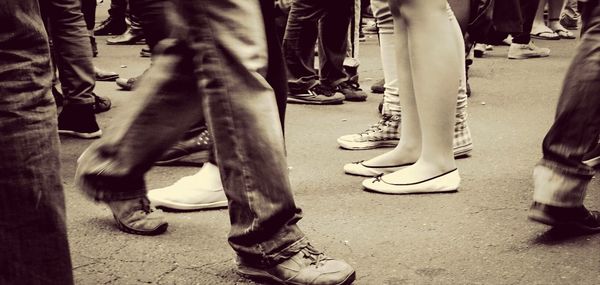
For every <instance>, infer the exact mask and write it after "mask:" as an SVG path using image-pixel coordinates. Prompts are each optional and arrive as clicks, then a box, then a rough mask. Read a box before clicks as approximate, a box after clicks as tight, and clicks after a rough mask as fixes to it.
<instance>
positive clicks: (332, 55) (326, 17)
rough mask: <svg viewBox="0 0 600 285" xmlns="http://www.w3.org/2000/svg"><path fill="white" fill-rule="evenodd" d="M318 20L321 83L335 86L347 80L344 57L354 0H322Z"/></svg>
mask: <svg viewBox="0 0 600 285" xmlns="http://www.w3.org/2000/svg"><path fill="white" fill-rule="evenodd" d="M323 3H325V4H321V5H323V6H324V7H325V10H324V13H323V16H322V17H321V19H320V20H319V68H320V71H321V75H320V77H319V79H320V81H321V83H323V84H324V85H327V86H336V85H338V84H339V83H341V82H342V81H346V80H348V75H346V72H345V71H344V59H345V58H346V50H347V48H348V28H349V26H350V22H351V21H352V18H353V14H352V13H353V10H354V8H353V7H354V0H337V1H323Z"/></svg>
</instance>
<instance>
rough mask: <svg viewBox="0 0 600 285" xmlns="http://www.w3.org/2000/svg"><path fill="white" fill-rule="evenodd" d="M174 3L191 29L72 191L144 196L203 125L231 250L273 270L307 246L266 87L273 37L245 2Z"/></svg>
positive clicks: (165, 56) (168, 45)
mask: <svg viewBox="0 0 600 285" xmlns="http://www.w3.org/2000/svg"><path fill="white" fill-rule="evenodd" d="M177 2H178V5H179V7H178V8H179V9H178V10H179V17H180V20H181V21H184V23H186V25H185V26H186V27H188V28H189V29H188V31H187V32H186V33H182V34H183V36H182V37H181V38H178V39H175V40H168V39H167V40H163V41H161V42H160V43H159V44H158V45H157V47H156V52H157V56H156V58H155V59H154V63H153V65H152V67H151V68H150V70H149V71H148V72H147V73H146V74H145V75H144V77H143V78H142V79H141V80H140V84H139V88H137V89H136V90H135V91H134V92H136V93H137V94H136V96H140V97H142V98H144V99H143V101H142V102H140V103H141V104H138V105H136V106H133V108H131V109H128V110H126V111H125V112H123V113H121V114H120V115H118V116H120V118H117V119H115V121H118V122H119V126H117V128H116V129H114V130H112V131H108V132H107V135H106V136H104V137H103V138H102V139H101V140H100V141H97V142H96V143H94V144H93V145H92V146H90V148H88V150H86V152H85V154H84V155H83V156H82V158H81V160H80V164H79V167H78V170H77V174H76V176H77V182H78V185H79V186H80V187H81V188H82V190H84V191H85V192H86V193H87V194H89V195H90V196H92V197H94V198H95V199H97V200H100V201H111V200H123V199H132V198H137V197H141V196H144V195H145V194H146V187H145V184H144V179H143V175H144V173H145V172H146V171H147V170H148V169H149V168H150V167H151V166H152V163H153V161H154V160H156V159H157V158H158V156H159V155H160V154H161V153H162V152H163V151H164V150H165V149H166V148H167V147H169V146H171V145H172V144H173V143H174V142H175V141H176V140H177V139H178V138H179V137H180V136H181V134H183V133H184V132H185V131H186V130H188V129H189V127H190V126H191V125H192V124H194V123H197V122H198V118H206V122H207V124H208V126H209V130H210V132H211V134H212V136H213V138H214V144H215V154H216V160H217V161H216V162H217V165H218V166H219V170H220V172H221V179H222V181H223V185H224V188H225V193H226V195H227V198H228V200H229V214H230V221H231V231H230V233H229V243H230V245H231V246H232V247H233V249H234V250H235V251H236V253H237V254H238V255H239V256H240V257H241V258H242V259H244V260H245V261H246V262H249V263H253V264H255V265H256V266H262V265H264V266H268V265H272V264H275V263H278V262H280V261H282V260H284V259H287V258H289V257H290V256H292V255H294V254H295V253H297V252H298V251H299V250H300V249H302V248H303V247H305V246H306V244H307V243H308V242H307V240H306V239H305V237H304V234H303V233H302V232H301V231H300V229H299V228H298V226H297V225H296V223H297V222H298V220H300V218H301V210H300V209H299V208H297V207H296V205H295V203H294V198H293V195H292V190H291V186H290V183H289V179H288V169H287V164H286V157H285V150H284V143H283V132H282V128H281V124H280V123H279V116H278V108H277V104H276V100H275V96H274V92H273V89H272V88H271V86H270V85H269V84H268V83H267V81H266V80H265V77H266V75H267V74H268V73H269V71H268V70H269V69H270V66H269V60H270V59H269V57H268V54H267V42H266V41H265V37H266V36H269V38H270V36H271V33H270V34H269V35H265V30H264V23H263V18H262V16H261V15H262V13H261V7H260V5H259V2H258V1H249V0H210V1H208V0H207V1H193V0H180V1H177ZM272 31H273V30H272ZM179 32H180V33H181V32H182V31H179ZM272 36H274V34H273V35H272ZM271 59H273V58H271Z"/></svg>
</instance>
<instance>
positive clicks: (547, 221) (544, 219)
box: [527, 211, 600, 233]
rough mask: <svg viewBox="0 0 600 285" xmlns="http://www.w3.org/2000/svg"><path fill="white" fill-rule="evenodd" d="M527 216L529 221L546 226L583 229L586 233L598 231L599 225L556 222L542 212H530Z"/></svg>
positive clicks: (599, 229)
mask: <svg viewBox="0 0 600 285" xmlns="http://www.w3.org/2000/svg"><path fill="white" fill-rule="evenodd" d="M527 218H528V219H529V220H531V221H534V222H537V223H540V224H544V225H547V226H551V227H554V228H566V229H573V230H576V231H583V232H586V233H597V232H600V227H597V228H590V227H588V226H586V225H582V224H579V223H568V222H558V221H556V220H555V219H552V218H549V217H548V216H546V215H544V214H543V213H540V212H539V211H532V212H530V213H529V215H528V216H527Z"/></svg>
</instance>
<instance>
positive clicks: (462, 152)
mask: <svg viewBox="0 0 600 285" xmlns="http://www.w3.org/2000/svg"><path fill="white" fill-rule="evenodd" d="M472 150H473V144H472V143H470V144H466V145H462V146H459V147H456V148H454V150H453V151H454V158H461V157H465V156H468V155H469V154H470V153H471V151H472Z"/></svg>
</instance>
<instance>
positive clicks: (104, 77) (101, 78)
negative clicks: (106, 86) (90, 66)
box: [96, 75, 119, 81]
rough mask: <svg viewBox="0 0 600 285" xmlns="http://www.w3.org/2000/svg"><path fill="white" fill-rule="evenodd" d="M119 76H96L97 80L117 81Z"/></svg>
mask: <svg viewBox="0 0 600 285" xmlns="http://www.w3.org/2000/svg"><path fill="white" fill-rule="evenodd" d="M117 78H119V75H110V76H103V77H102V76H100V77H98V76H96V81H115V80H117Z"/></svg>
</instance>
